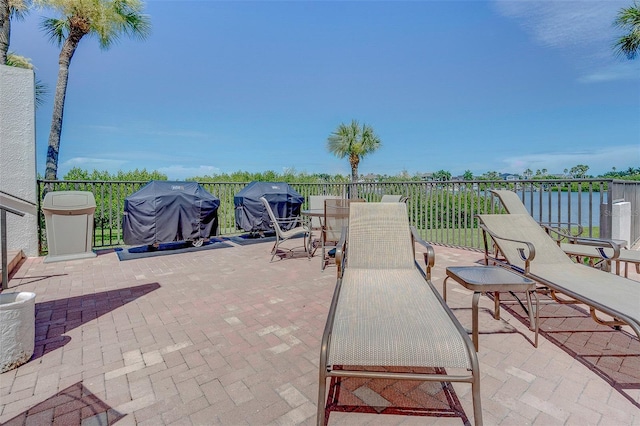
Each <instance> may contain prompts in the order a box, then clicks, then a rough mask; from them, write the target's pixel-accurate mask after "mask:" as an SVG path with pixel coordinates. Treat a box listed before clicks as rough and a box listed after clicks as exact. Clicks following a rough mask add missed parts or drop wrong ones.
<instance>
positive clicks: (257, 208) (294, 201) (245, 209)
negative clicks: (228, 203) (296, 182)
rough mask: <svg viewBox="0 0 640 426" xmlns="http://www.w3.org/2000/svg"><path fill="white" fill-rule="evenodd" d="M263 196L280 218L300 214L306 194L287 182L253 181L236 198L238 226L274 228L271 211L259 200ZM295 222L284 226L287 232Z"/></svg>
mask: <svg viewBox="0 0 640 426" xmlns="http://www.w3.org/2000/svg"><path fill="white" fill-rule="evenodd" d="M260 197H264V198H266V199H267V201H268V202H269V205H270V206H271V210H273V213H274V215H275V216H276V218H278V219H284V218H290V217H296V216H299V215H300V207H302V203H304V197H303V196H302V195H300V194H298V193H297V192H296V191H295V190H294V189H293V188H291V187H290V186H289V184H287V183H284V182H251V183H250V184H248V185H247V186H245V187H244V188H243V189H242V190H241V191H240V192H238V193H237V194H236V195H235V196H234V197H233V203H234V205H235V208H236V227H237V228H238V229H244V230H245V231H247V232H258V231H271V230H273V228H272V227H271V226H270V225H271V221H270V220H269V214H268V213H267V211H266V210H265V208H264V205H263V204H262V202H261V201H260ZM294 226H295V224H294V223H292V224H288V225H287V226H282V229H283V230H284V231H287V230H289V229H291V228H293V227H294Z"/></svg>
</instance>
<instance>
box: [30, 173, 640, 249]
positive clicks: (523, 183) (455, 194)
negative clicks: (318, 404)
mask: <svg viewBox="0 0 640 426" xmlns="http://www.w3.org/2000/svg"><path fill="white" fill-rule="evenodd" d="M148 182H149V181H136V180H129V181H111V180H68V181H56V180H39V181H38V189H39V198H38V204H40V203H41V200H42V198H43V196H44V193H45V191H48V190H64V189H73V190H89V191H92V192H93V193H94V196H95V198H96V203H97V205H96V212H95V215H94V218H95V220H96V235H95V236H94V244H95V247H96V248H99V247H109V246H115V245H122V244H123V242H122V214H123V213H124V211H123V210H124V207H123V203H124V199H125V198H126V197H127V196H129V195H131V194H132V193H133V192H135V191H137V190H138V189H139V188H141V187H142V186H143V185H146V184H147V183H148ZM199 183H200V184H201V185H202V186H203V187H204V188H205V189H207V190H208V191H209V192H211V193H212V194H213V195H215V196H217V197H218V198H220V201H221V204H220V207H219V209H218V214H219V223H220V233H221V235H234V234H239V233H241V232H242V231H241V230H238V229H236V226H235V216H234V215H235V205H234V202H233V197H234V195H235V194H236V193H237V192H239V191H240V190H241V189H242V188H244V187H245V186H246V185H247V184H248V183H249V182H216V181H202V182H199ZM289 185H291V186H292V187H293V188H294V189H295V190H296V191H298V192H299V193H300V194H301V195H303V196H304V197H305V203H306V202H307V201H306V200H308V197H309V196H310V195H322V194H329V195H341V196H347V195H349V194H352V191H354V190H355V191H357V192H358V194H353V195H358V196H362V197H363V198H365V199H367V201H379V199H380V198H381V197H382V195H383V194H385V193H387V194H394V193H395V194H402V195H406V196H409V202H408V209H409V214H410V220H411V223H412V225H414V226H416V228H418V229H419V230H420V231H421V233H422V236H423V238H424V239H425V240H427V241H430V242H432V243H436V244H446V245H452V246H458V247H467V248H478V247H479V238H480V237H479V235H477V234H478V232H477V228H476V223H475V220H474V219H473V215H474V214H476V213H478V212H497V211H499V209H500V206H499V205H498V204H496V201H495V200H494V199H493V198H492V197H491V196H490V194H489V192H488V191H489V190H490V189H497V188H506V189H514V190H516V191H518V192H519V194H521V199H522V201H523V202H524V203H525V205H526V206H527V208H528V209H529V212H530V213H531V214H532V215H533V216H534V218H535V219H536V220H540V221H560V219H562V218H564V217H571V216H575V217H577V218H578V220H580V221H581V222H583V223H581V225H583V226H584V227H585V234H587V236H606V235H601V232H610V230H611V223H610V221H611V217H610V215H609V216H608V217H607V216H606V215H604V216H603V215H602V214H601V212H600V210H601V209H603V208H605V207H600V206H601V205H602V204H604V205H605V206H606V211H611V203H612V201H613V199H614V198H616V199H617V198H620V196H619V195H618V194H619V193H620V194H622V196H623V197H626V198H631V199H630V200H628V201H630V202H632V204H633V206H632V209H633V211H634V212H637V211H638V206H639V205H640V195H637V194H640V182H637V181H625V180H619V179H609V178H605V179H602V178H600V179H598V178H588V179H574V178H571V179H546V178H545V179H516V180H481V179H473V180H449V181H432V180H430V181H402V180H400V181H387V182H358V183H356V184H355V185H353V184H351V183H350V182H314V183H306V182H300V183H296V182H289ZM45 188H46V190H45ZM575 189H580V191H579V192H576V191H574V190H575ZM614 189H615V191H616V193H615V194H614V192H613V191H614ZM568 193H570V194H571V195H567V194H568ZM573 194H576V195H573ZM614 195H615V197H614ZM567 197H573V198H575V199H574V200H568V201H567V200H565V198H567ZM304 206H305V207H306V204H305V205H304ZM38 210H39V211H40V209H38ZM39 216H40V220H39V221H38V223H39V230H40V233H39V235H40V241H41V242H42V243H45V241H46V236H45V234H46V233H45V232H44V229H45V228H44V227H45V223H44V220H43V215H42V213H41V212H40V213H39ZM637 216H638V215H637V214H636V215H635V216H634V218H633V220H634V223H632V240H633V241H635V240H637V239H638V238H639V237H640V235H639V234H640V225H639V224H638V223H637V222H638V220H636V219H638V217H637ZM563 221H565V220H563ZM607 221H609V223H607ZM42 247H43V248H44V247H46V246H45V245H44V244H43V245H42ZM41 252H43V250H41Z"/></svg>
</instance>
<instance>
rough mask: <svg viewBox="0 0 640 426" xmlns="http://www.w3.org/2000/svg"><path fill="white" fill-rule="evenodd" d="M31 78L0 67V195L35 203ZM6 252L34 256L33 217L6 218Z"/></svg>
mask: <svg viewBox="0 0 640 426" xmlns="http://www.w3.org/2000/svg"><path fill="white" fill-rule="evenodd" d="M35 112H36V107H35V75H34V73H33V71H31V70H27V69H22V68H16V67H9V66H6V65H0V191H4V192H7V193H9V194H11V195H14V196H16V197H19V198H21V199H23V200H26V201H29V202H31V203H37V198H36V197H37V191H36V119H35ZM7 248H8V250H22V251H23V252H24V254H25V255H27V256H37V255H38V222H37V217H36V216H33V215H30V214H27V215H25V216H24V217H20V216H16V215H14V214H10V213H8V214H7Z"/></svg>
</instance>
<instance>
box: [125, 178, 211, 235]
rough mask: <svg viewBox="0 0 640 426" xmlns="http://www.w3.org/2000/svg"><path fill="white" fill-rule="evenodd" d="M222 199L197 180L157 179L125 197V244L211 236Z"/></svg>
mask: <svg viewBox="0 0 640 426" xmlns="http://www.w3.org/2000/svg"><path fill="white" fill-rule="evenodd" d="M219 206H220V199H218V198H217V197H215V196H213V195H211V194H210V193H209V192H207V190H205V189H204V188H203V187H202V186H200V185H199V184H198V183H197V182H171V181H164V180H154V181H151V182H149V183H148V184H146V185H145V186H143V187H142V188H140V190H139V191H137V192H135V193H133V194H131V195H129V196H128V197H127V198H125V200H124V217H123V219H122V231H123V238H124V242H125V244H129V245H133V244H155V243H167V242H171V241H188V240H198V239H204V238H209V237H210V236H211V235H215V233H216V231H217V229H218V207H219Z"/></svg>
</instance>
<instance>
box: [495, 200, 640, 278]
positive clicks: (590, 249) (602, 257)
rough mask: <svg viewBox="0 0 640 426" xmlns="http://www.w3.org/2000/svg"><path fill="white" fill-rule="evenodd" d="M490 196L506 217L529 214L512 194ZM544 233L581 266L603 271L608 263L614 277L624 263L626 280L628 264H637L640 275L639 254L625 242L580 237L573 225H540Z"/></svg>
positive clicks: (606, 268) (579, 227)
mask: <svg viewBox="0 0 640 426" xmlns="http://www.w3.org/2000/svg"><path fill="white" fill-rule="evenodd" d="M491 193H492V194H494V195H495V196H497V197H498V198H499V199H500V202H501V203H502V206H503V207H504V209H505V210H506V211H507V213H509V214H529V212H528V211H527V208H526V207H525V205H524V204H523V203H522V200H520V197H518V194H516V193H515V192H513V191H509V190H505V189H493V190H491ZM540 226H542V227H543V228H544V229H545V230H546V232H547V234H549V235H550V236H551V237H553V238H554V239H555V240H556V243H557V244H558V245H559V246H560V248H561V249H562V250H563V251H564V252H565V253H566V254H567V255H569V256H570V257H573V258H574V259H576V260H577V261H578V262H580V263H582V261H583V259H586V260H587V262H588V263H589V264H590V265H591V266H600V265H602V266H603V269H604V270H606V271H610V270H611V263H612V262H615V264H616V274H618V275H620V263H621V262H623V263H624V264H625V269H624V271H625V273H624V276H625V277H628V273H629V263H633V264H635V265H636V270H637V271H638V273H640V252H638V251H635V250H627V249H624V248H623V245H624V244H625V243H626V242H624V241H620V240H610V239H604V238H587V237H582V236H581V234H582V226H580V225H579V224H574V223H563V222H553V223H540ZM572 228H575V229H576V230H577V234H572V233H571V229H572Z"/></svg>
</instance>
